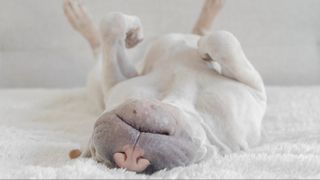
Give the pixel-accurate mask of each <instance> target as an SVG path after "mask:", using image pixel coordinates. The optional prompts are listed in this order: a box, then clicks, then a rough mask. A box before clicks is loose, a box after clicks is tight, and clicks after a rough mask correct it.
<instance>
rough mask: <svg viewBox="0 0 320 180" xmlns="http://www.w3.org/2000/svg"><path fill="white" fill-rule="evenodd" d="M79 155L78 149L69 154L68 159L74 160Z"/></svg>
mask: <svg viewBox="0 0 320 180" xmlns="http://www.w3.org/2000/svg"><path fill="white" fill-rule="evenodd" d="M80 155H81V151H80V150H79V149H74V150H71V151H70V152H69V157H70V159H76V158H77V157H79V156H80Z"/></svg>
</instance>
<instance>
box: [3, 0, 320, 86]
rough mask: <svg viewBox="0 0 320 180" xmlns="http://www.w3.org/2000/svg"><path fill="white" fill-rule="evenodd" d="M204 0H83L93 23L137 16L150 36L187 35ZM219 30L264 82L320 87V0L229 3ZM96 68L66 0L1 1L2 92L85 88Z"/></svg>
mask: <svg viewBox="0 0 320 180" xmlns="http://www.w3.org/2000/svg"><path fill="white" fill-rule="evenodd" d="M202 2H203V0H85V1H84V3H85V4H86V5H87V6H88V9H89V11H91V12H92V15H93V17H94V20H95V21H96V22H98V21H99V20H100V18H101V17H102V16H103V15H104V14H106V13H108V12H110V11H122V12H126V13H130V14H136V15H138V16H139V17H140V18H141V19H142V22H143V24H144V28H145V32H146V36H147V37H153V36H155V35H159V34H164V33H168V32H189V31H190V30H191V29H192V26H193V24H194V22H195V20H196V18H197V16H198V13H199V11H200V9H201V6H202ZM214 28H215V29H225V30H229V31H231V32H233V33H234V34H235V35H236V36H237V37H238V38H239V40H240V41H241V43H242V45H243V47H244V50H245V52H246V54H247V56H248V58H249V59H250V60H251V61H252V63H253V64H254V65H255V66H256V68H257V69H258V70H259V71H260V72H261V74H262V76H263V78H264V80H265V82H266V83H267V84H272V85H274V84H277V85H310V84H320V1H318V0H260V1H253V0H241V1H236V0H229V1H227V2H226V4H225V7H224V9H223V11H222V12H221V14H220V15H219V17H218V19H217V21H216V24H215V27H214ZM92 64H93V61H92V56H91V52H90V49H89V48H88V46H87V44H86V43H85V41H84V40H83V39H82V38H81V37H80V36H79V35H78V34H76V33H74V32H73V30H72V29H71V28H70V27H69V25H68V23H67V21H66V20H65V18H64V15H63V11H62V0H0V87H75V86H83V85H84V83H85V78H86V74H87V72H88V71H89V69H90V68H91V66H92Z"/></svg>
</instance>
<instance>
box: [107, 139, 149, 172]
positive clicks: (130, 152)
mask: <svg viewBox="0 0 320 180" xmlns="http://www.w3.org/2000/svg"><path fill="white" fill-rule="evenodd" d="M123 150H124V151H123V152H117V153H115V154H114V155H113V159H114V162H115V163H116V165H117V166H118V167H119V168H125V169H127V170H129V171H135V172H143V171H144V170H145V169H146V168H147V167H148V166H149V165H150V162H149V160H147V159H145V158H143V154H144V151H143V149H141V148H139V147H134V146H130V145H126V146H124V148H123Z"/></svg>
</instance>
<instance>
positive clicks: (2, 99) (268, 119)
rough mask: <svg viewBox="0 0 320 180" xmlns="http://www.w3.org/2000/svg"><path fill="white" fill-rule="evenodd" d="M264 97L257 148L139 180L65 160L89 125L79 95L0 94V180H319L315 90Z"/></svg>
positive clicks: (319, 90)
mask: <svg viewBox="0 0 320 180" xmlns="http://www.w3.org/2000/svg"><path fill="white" fill-rule="evenodd" d="M267 93H268V98H269V100H268V110H267V114H266V116H265V119H264V124H263V125H264V128H265V137H264V139H263V143H262V145H261V146H259V147H256V148H254V149H252V150H250V151H249V152H239V153H234V154H230V155H227V156H225V157H222V156H216V157H212V158H210V159H207V160H206V161H204V162H202V163H200V164H196V165H192V166H189V167H184V168H182V167H180V168H175V169H173V170H171V171H161V172H158V173H156V174H154V175H152V176H145V175H137V174H135V173H132V172H126V171H124V170H120V169H108V168H106V167H104V166H102V165H99V164H97V163H96V162H94V161H92V160H90V159H77V160H72V161H71V160H69V159H68V156H67V154H68V151H69V150H70V149H73V148H79V147H80V145H81V144H82V143H84V144H85V143H86V141H87V139H88V137H89V134H90V131H91V129H92V126H93V123H94V121H95V119H96V117H97V115H96V112H95V111H94V109H92V107H91V105H90V103H89V102H88V101H87V99H86V97H85V95H84V90H83V89H73V90H39V89H38V90H32V89H31V90H0V133H1V135H0V178H117V179H119V178H320V87H291V88H288V87H268V88H267Z"/></svg>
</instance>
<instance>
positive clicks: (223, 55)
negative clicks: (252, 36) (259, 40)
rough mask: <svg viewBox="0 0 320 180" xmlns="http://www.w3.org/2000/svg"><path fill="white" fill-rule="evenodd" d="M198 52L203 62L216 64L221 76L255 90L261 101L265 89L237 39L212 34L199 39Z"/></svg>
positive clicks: (228, 35)
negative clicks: (209, 61)
mask: <svg viewBox="0 0 320 180" xmlns="http://www.w3.org/2000/svg"><path fill="white" fill-rule="evenodd" d="M198 46H199V47H198V51H199V54H200V56H201V57H202V58H203V59H204V60H207V61H208V60H211V61H214V62H217V63H218V64H219V65H220V66H221V73H222V75H223V76H225V77H228V78H230V79H233V80H236V81H238V82H240V83H243V84H245V85H247V86H249V87H251V88H252V89H254V90H257V92H259V94H261V97H262V98H263V99H265V98H266V95H265V88H264V83H263V81H262V78H261V76H260V74H259V73H258V71H257V70H256V69H255V68H254V67H253V65H252V64H251V62H250V61H249V60H248V59H247V57H246V55H245V54H244V52H243V50H242V47H241V44H240V42H239V41H238V40H237V38H236V37H235V36H234V35H233V34H231V33H229V32H226V31H218V32H212V33H210V34H207V35H205V36H203V37H201V38H200V40H199V42H198Z"/></svg>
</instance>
